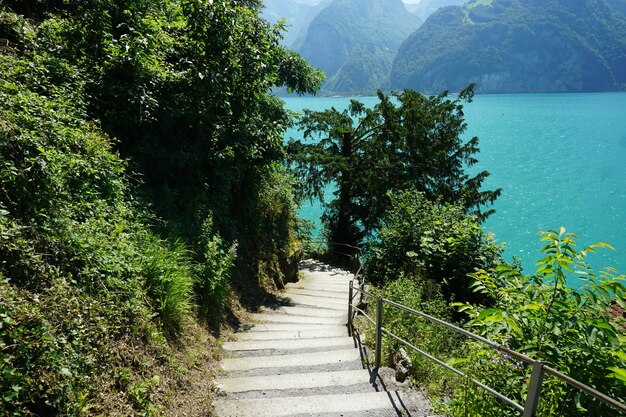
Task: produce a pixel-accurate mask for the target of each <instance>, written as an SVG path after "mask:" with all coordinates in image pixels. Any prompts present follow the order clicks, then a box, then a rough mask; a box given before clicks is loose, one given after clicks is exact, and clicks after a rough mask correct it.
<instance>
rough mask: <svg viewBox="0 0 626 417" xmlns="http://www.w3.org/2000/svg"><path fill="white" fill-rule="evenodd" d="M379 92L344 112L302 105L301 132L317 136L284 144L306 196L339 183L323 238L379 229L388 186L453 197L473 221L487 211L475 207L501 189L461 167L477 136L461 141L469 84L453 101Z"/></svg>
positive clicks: (469, 160)
mask: <svg viewBox="0 0 626 417" xmlns="http://www.w3.org/2000/svg"><path fill="white" fill-rule="evenodd" d="M378 96H379V99H380V103H379V104H377V105H376V106H375V107H374V108H373V109H366V108H365V106H364V105H363V104H362V103H360V102H358V101H355V100H353V101H352V102H351V104H350V106H349V108H348V109H346V110H345V111H343V112H339V111H338V110H336V109H334V108H333V109H330V110H326V111H323V112H313V111H305V112H304V115H303V116H302V117H301V119H300V126H301V129H303V130H304V137H305V139H309V138H313V139H316V140H314V141H313V143H309V142H307V143H303V142H301V141H291V142H290V144H289V148H290V151H291V154H292V158H293V161H294V164H293V169H294V172H295V174H296V177H297V178H299V179H300V180H301V181H302V182H303V184H304V186H303V190H304V193H305V195H307V196H314V197H318V198H320V199H321V198H322V197H323V195H322V192H323V189H324V187H325V186H326V185H327V184H329V183H331V182H336V184H337V186H338V187H337V191H336V192H335V199H334V200H333V201H331V202H330V203H328V204H327V206H326V211H325V213H324V217H323V220H324V221H325V223H327V224H328V229H329V238H330V241H331V242H335V243H346V244H350V245H358V244H360V243H361V242H362V241H363V239H364V237H366V236H367V235H368V234H371V233H372V232H375V231H376V230H378V228H379V226H380V221H381V218H382V216H383V215H384V213H385V211H386V210H387V208H388V205H389V195H388V193H389V192H401V191H404V190H413V191H417V192H421V193H423V194H424V196H425V197H426V198H427V199H428V200H431V201H440V202H441V203H458V204H460V205H461V206H462V210H463V211H464V212H466V213H473V214H475V215H476V216H477V218H479V219H483V218H484V217H486V216H487V215H489V214H490V213H491V211H485V212H483V211H482V207H483V206H484V205H486V204H489V203H493V201H494V200H495V199H496V198H497V197H498V195H499V194H500V190H495V191H481V190H480V188H481V186H482V183H483V181H484V180H485V178H487V176H488V175H489V174H488V173H487V172H484V171H483V172H480V173H478V174H477V175H475V176H473V177H471V176H469V175H467V174H466V173H465V168H466V167H468V166H472V165H473V164H475V163H476V162H477V161H476V159H475V158H474V154H475V153H476V152H478V138H476V137H474V138H472V139H470V140H468V141H465V142H464V141H462V140H461V135H462V133H463V132H464V131H465V129H466V124H465V121H464V117H463V103H464V102H467V101H471V100H472V97H473V91H472V88H471V86H470V87H468V88H467V89H466V90H464V91H463V92H462V93H461V94H460V95H459V96H458V97H457V98H455V99H449V98H447V95H446V94H442V95H438V96H432V97H425V96H423V95H421V94H419V93H417V92H415V91H412V90H405V91H404V92H402V93H400V94H396V95H395V98H396V99H397V102H398V104H397V105H396V104H395V103H394V101H395V100H392V98H390V97H388V96H385V95H383V94H382V93H379V94H378ZM357 118H358V120H355V119H357Z"/></svg>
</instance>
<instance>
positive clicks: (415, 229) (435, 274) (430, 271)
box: [366, 191, 501, 300]
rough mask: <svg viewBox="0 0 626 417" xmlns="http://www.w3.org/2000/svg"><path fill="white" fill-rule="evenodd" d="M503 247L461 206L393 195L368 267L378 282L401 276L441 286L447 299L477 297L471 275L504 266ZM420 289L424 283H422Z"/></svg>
mask: <svg viewBox="0 0 626 417" xmlns="http://www.w3.org/2000/svg"><path fill="white" fill-rule="evenodd" d="M500 252H501V247H500V246H499V245H497V244H496V243H495V242H494V240H493V238H492V237H491V236H490V235H488V234H486V233H485V232H484V231H483V229H482V228H481V227H480V225H479V224H478V223H477V222H476V220H475V219H473V218H472V217H471V216H467V215H466V214H465V211H464V209H463V207H462V206H460V205H450V204H440V203H437V202H432V201H429V200H427V199H426V198H425V197H424V195H423V194H421V193H417V192H411V191H407V192H403V193H400V194H398V195H394V196H391V206H390V208H389V210H388V211H387V213H386V214H385V217H384V218H383V222H382V227H381V229H380V233H379V235H378V239H377V240H376V241H374V242H373V243H372V245H371V247H370V249H369V259H368V262H367V267H366V274H367V277H368V279H369V280H370V281H371V282H374V283H385V282H389V281H393V280H395V279H396V278H398V277H399V276H405V277H410V278H413V279H414V280H416V281H417V282H420V283H426V282H433V283H436V284H437V285H440V286H441V289H442V291H443V293H444V295H445V296H446V298H448V299H449V298H450V297H454V298H456V299H460V300H469V299H472V298H474V295H473V293H472V291H471V290H470V288H469V286H470V284H471V281H470V279H469V278H468V276H467V274H469V273H472V272H474V271H476V270H477V269H480V268H490V267H492V266H495V265H496V264H498V263H499V262H500ZM420 285H421V284H420Z"/></svg>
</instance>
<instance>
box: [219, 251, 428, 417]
mask: <svg viewBox="0 0 626 417" xmlns="http://www.w3.org/2000/svg"><path fill="white" fill-rule="evenodd" d="M301 271H302V274H303V276H304V278H303V279H302V280H300V281H299V282H298V283H295V284H288V288H287V289H286V291H285V293H284V297H285V299H286V301H287V303H286V305H284V306H280V307H277V308H275V309H269V308H266V309H265V310H264V311H263V312H262V313H259V314H254V315H253V320H254V323H250V324H249V325H247V326H245V327H247V328H249V329H248V330H246V331H243V332H241V333H237V335H236V339H237V340H236V341H233V342H226V343H224V350H225V351H226V354H227V355H226V356H227V358H226V359H224V360H223V361H222V364H221V366H222V369H223V371H224V374H225V375H224V377H222V378H221V379H219V380H218V386H219V387H220V389H221V393H222V394H223V395H221V396H220V397H219V399H218V400H217V401H216V402H215V412H216V414H217V416H219V417H254V416H256V417H280V416H292V417H295V416H298V417H300V416H320V417H329V416H344V417H357V416H380V417H386V416H415V417H417V416H419V417H424V416H429V415H431V412H432V409H431V407H430V403H429V402H428V400H427V399H425V398H424V397H423V396H422V395H421V394H420V393H418V392H415V391H413V390H410V389H408V387H406V386H401V385H398V384H396V383H395V380H394V379H393V376H392V375H393V373H392V372H391V373H390V372H389V371H390V370H389V369H381V372H379V373H378V374H377V373H375V372H374V371H373V370H372V369H371V368H370V367H369V365H367V363H368V362H367V359H366V357H367V351H366V348H365V347H364V346H362V345H360V343H359V341H358V338H352V337H350V336H348V332H347V328H346V323H347V304H348V282H349V281H350V279H352V275H351V274H349V273H347V272H345V271H343V270H340V269H335V268H331V267H328V266H327V265H324V264H321V263H319V262H315V261H305V262H303V263H302V265H301Z"/></svg>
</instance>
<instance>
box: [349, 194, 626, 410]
mask: <svg viewBox="0 0 626 417" xmlns="http://www.w3.org/2000/svg"><path fill="white" fill-rule="evenodd" d="M409 196H410V195H406V196H404V198H403V200H404V201H402V202H401V203H402V205H407V204H408V203H407V200H408V202H411V199H410V198H409ZM415 200H416V199H415V198H414V199H413V201H415ZM402 205H400V204H398V203H397V202H396V203H395V204H394V207H393V208H392V209H391V213H392V214H391V215H390V216H389V218H391V219H394V220H393V221H390V222H389V223H388V224H386V225H385V227H384V228H383V232H384V233H383V232H381V235H382V236H381V239H380V242H377V243H376V245H375V247H376V249H377V250H380V249H381V248H382V249H387V247H400V246H401V245H402V242H396V241H395V240H394V238H397V239H401V236H403V235H404V233H405V232H406V230H407V225H408V224H410V223H411V222H412V221H411V220H410V219H407V216H406V215H407V214H408V213H407V210H406V208H403V207H402ZM413 206H414V207H419V205H418V204H415V203H413ZM439 209H440V210H441V211H443V210H450V209H451V208H450V207H440V208H439ZM402 214H404V215H405V216H404V217H402ZM412 214H414V215H415V213H412ZM413 223H417V222H416V221H413ZM444 223H445V220H444ZM399 225H401V226H399ZM429 226H430V227H431V228H432V230H429V229H428V227H429ZM439 227H440V225H437V224H436V222H434V221H432V219H425V220H424V222H423V225H421V226H420V228H421V229H423V230H424V231H423V233H422V236H423V237H422V239H421V240H422V242H423V241H424V240H425V239H424V236H425V237H431V236H433V237H435V238H434V242H443V241H444V237H441V236H440V235H441V230H437V229H438V228H439ZM457 227H458V226H457ZM394 229H396V230H394ZM393 231H397V232H398V233H397V234H393V233H391V232H393ZM539 235H540V236H541V239H542V240H543V241H545V242H546V245H545V247H544V248H543V249H542V251H541V252H542V258H541V259H540V260H539V261H538V262H537V270H536V272H534V273H533V274H532V275H525V274H523V273H522V272H520V270H519V269H518V268H516V267H513V266H511V265H507V264H506V263H504V262H502V261H500V262H499V263H496V265H495V266H492V267H489V268H487V269H482V268H481V269H479V270H477V271H476V272H474V273H471V274H469V276H470V278H472V280H473V283H472V285H471V287H472V289H473V290H474V292H475V293H476V294H477V297H476V299H477V300H481V301H474V302H471V303H459V302H457V303H453V304H449V303H448V302H447V301H446V298H447V297H444V296H442V292H444V291H446V287H447V286H449V282H447V281H444V282H435V281H434V280H432V279H427V277H428V275H427V274H425V273H421V275H420V273H415V272H413V271H415V270H416V269H417V270H419V268H415V266H414V265H412V264H411V262H412V261H413V259H414V258H416V257H419V256H420V254H418V252H414V251H411V252H408V253H407V254H406V256H405V260H404V261H398V262H397V265H400V267H399V268H398V269H397V271H398V274H397V275H396V276H395V277H393V276H386V277H385V278H386V279H385V281H384V282H383V284H382V285H380V286H379V287H378V288H370V291H372V292H374V293H376V294H380V295H382V296H384V297H385V298H388V299H391V300H394V301H397V302H399V303H401V304H403V305H406V306H409V307H412V308H414V309H416V310H420V311H423V312H425V313H427V314H430V315H432V316H435V317H438V318H440V319H443V320H446V321H451V320H454V317H455V316H457V317H458V313H455V311H453V310H452V309H451V306H454V307H455V310H456V309H458V312H461V313H463V314H464V315H466V316H467V317H468V318H469V321H467V322H463V321H460V322H459V324H460V325H462V326H463V327H466V328H467V329H468V330H471V331H473V332H476V333H478V334H479V335H482V336H484V337H486V338H488V339H490V340H493V341H494V342H496V343H498V344H501V345H504V346H506V347H508V348H510V349H512V350H515V351H517V352H521V353H524V354H526V355H528V356H530V357H532V358H534V359H538V360H542V361H544V362H545V363H546V364H547V365H549V366H551V367H553V368H555V369H557V370H559V371H561V372H563V373H565V374H567V375H569V376H571V377H573V378H575V379H577V380H579V381H582V382H583V383H585V384H587V385H589V386H592V387H594V388H596V389H598V390H599V391H601V392H603V393H605V394H607V395H610V396H612V397H614V398H616V399H618V400H620V401H622V402H623V401H625V400H626V370H625V369H626V368H625V367H626V355H625V354H624V352H626V331H625V327H624V319H623V318H622V317H621V314H620V315H616V314H614V312H615V311H619V308H620V307H621V308H624V307H625V306H626V301H625V296H626V287H625V286H624V284H623V282H624V280H625V279H626V275H618V274H617V272H616V271H615V270H613V269H611V268H607V269H606V270H603V271H601V272H600V273H596V272H595V271H594V270H593V268H591V267H590V265H589V264H588V262H587V261H586V258H587V256H588V255H589V254H591V253H593V252H595V251H596V249H598V248H605V247H609V245H607V244H605V243H599V244H594V245H591V246H589V247H586V248H584V249H582V250H577V249H576V236H575V235H574V234H572V233H567V232H566V231H565V230H564V229H563V228H561V230H560V231H558V232H557V231H546V232H541V233H539ZM436 236H437V237H439V238H438V239H437V237H436ZM416 241H419V236H417V237H415V238H414V239H413V244H415V242H416ZM396 245H397V246H396ZM431 247H432V243H431V245H430V246H427V247H426V248H425V250H424V256H427V253H428V252H429V251H430V249H431ZM487 247H488V246H487ZM457 256H458V253H454V251H452V252H451V253H450V254H449V256H448V259H447V261H448V262H454V261H455V259H456V257H457ZM428 259H430V258H428ZM434 259H435V260H436V259H437V256H435V257H434ZM407 260H409V265H408V267H407V266H406V265H407ZM403 262H404V263H403ZM418 265H419V264H418ZM375 273H376V272H370V273H368V277H373V276H376V275H372V274H375ZM441 276H445V273H442V274H441ZM572 277H576V278H578V279H579V280H581V281H582V282H583V285H582V286H581V287H580V288H577V289H574V288H571V287H569V286H568V284H567V280H568V279H571V278H572ZM369 311H370V313H371V314H374V312H375V305H370V306H369ZM384 317H385V318H384V320H385V328H387V329H389V330H391V331H392V332H393V333H394V334H396V335H398V336H400V337H402V338H404V339H405V340H408V341H409V342H410V343H412V344H414V345H415V346H417V347H418V348H420V349H423V350H424V351H426V352H428V353H429V354H431V355H434V356H435V357H437V358H439V359H441V360H444V361H447V362H448V363H449V364H450V365H453V366H455V367H456V368H458V369H460V370H462V371H463V372H465V373H466V374H467V375H468V377H471V378H475V379H477V380H479V381H481V382H482V383H484V384H486V385H487V386H489V387H491V388H494V389H496V390H497V391H499V392H501V393H503V394H504V395H506V396H507V397H509V398H512V399H514V400H515V401H516V402H517V403H518V404H524V403H525V400H526V392H527V389H528V381H529V378H530V372H531V367H530V366H527V365H525V364H524V363H523V362H520V361H518V360H516V359H514V358H512V357H510V356H509V355H507V354H505V353H502V352H498V351H496V350H494V349H492V348H490V347H487V346H485V345H483V344H480V343H478V342H475V341H473V340H468V339H466V338H463V337H461V336H460V335H458V334H455V333H453V332H452V331H450V330H448V329H446V328H444V327H442V326H439V325H436V324H433V323H430V322H428V321H426V320H424V319H420V318H417V317H416V316H415V315H411V314H409V313H407V312H404V311H403V310H400V309H396V308H395V307H393V306H390V305H386V306H385V312H384ZM457 321H458V320H457ZM358 325H359V327H360V328H361V330H362V331H364V332H366V334H367V335H368V340H372V339H373V337H374V334H373V333H374V329H373V326H371V325H370V324H369V323H367V322H365V321H362V322H360V323H359V324H358ZM401 347H404V346H403V345H402V344H401V343H399V342H397V341H396V340H394V339H392V338H389V337H384V338H383V360H387V361H391V358H392V357H393V356H394V354H395V352H396V351H397V350H398V349H399V348H401ZM408 353H409V356H410V357H411V360H412V362H413V368H412V369H411V375H412V376H413V377H414V378H415V381H416V383H418V384H419V385H421V386H424V387H426V388H427V389H428V391H429V392H430V393H431V395H432V396H433V397H432V398H433V399H434V400H435V403H436V405H437V408H439V412H441V413H445V414H446V415H449V416H459V417H461V416H481V417H496V416H509V415H510V416H517V415H519V412H518V411H516V410H514V409H512V408H510V407H508V406H506V405H505V404H504V403H502V402H501V401H499V400H497V399H496V398H494V397H493V396H492V395H491V394H489V393H487V392H485V391H484V390H482V389H480V388H478V387H476V386H475V385H473V384H472V383H471V382H470V381H469V379H468V378H460V377H458V376H457V375H455V374H453V373H451V372H449V371H447V370H445V369H444V368H443V367H441V366H439V365H437V364H435V363H433V362H431V361H429V360H428V359H427V358H425V357H424V356H423V355H421V354H419V353H418V352H414V351H409V352H408ZM537 415H542V416H604V415H617V414H616V411H615V410H614V409H612V408H611V407H609V406H608V405H605V404H603V403H601V402H600V401H598V400H596V399H594V398H593V397H591V396H589V395H587V394H584V393H582V392H581V391H579V390H577V389H576V388H573V387H570V386H568V385H567V384H566V383H565V382H563V381H561V380H558V379H556V378H554V377H551V376H546V377H545V379H544V383H543V386H542V391H541V400H540V402H539V411H538V414H537Z"/></svg>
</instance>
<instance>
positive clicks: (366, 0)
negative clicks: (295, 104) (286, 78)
mask: <svg viewBox="0 0 626 417" xmlns="http://www.w3.org/2000/svg"><path fill="white" fill-rule="evenodd" d="M420 23H421V22H420V20H419V18H418V17H417V16H414V15H412V14H410V13H409V12H408V11H407V10H406V8H405V7H404V4H403V3H402V1H401V0H334V1H333V2H332V3H330V4H329V5H328V6H327V7H325V8H324V9H322V10H321V11H320V12H319V13H318V14H317V16H316V17H315V18H314V19H313V20H312V22H311V24H310V25H309V27H308V30H307V34H306V36H305V38H304V40H303V42H302V45H301V46H300V47H299V48H298V49H297V52H298V53H300V54H301V55H302V56H304V57H305V58H306V59H307V60H308V61H309V62H310V63H311V64H313V65H314V66H316V67H319V68H320V69H322V70H323V71H324V72H326V74H327V75H328V80H327V81H326V83H325V86H324V90H325V91H326V92H327V93H353V92H368V93H371V92H374V91H375V90H376V88H378V87H379V86H380V85H381V84H383V83H384V82H385V79H386V77H387V75H388V73H389V71H390V69H391V63H392V61H393V57H394V56H395V52H396V50H397V48H398V46H400V44H401V43H402V42H403V41H404V39H406V37H407V36H408V35H409V34H410V33H412V32H413V31H414V30H415V29H416V28H417V27H418V26H419V24H420Z"/></svg>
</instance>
